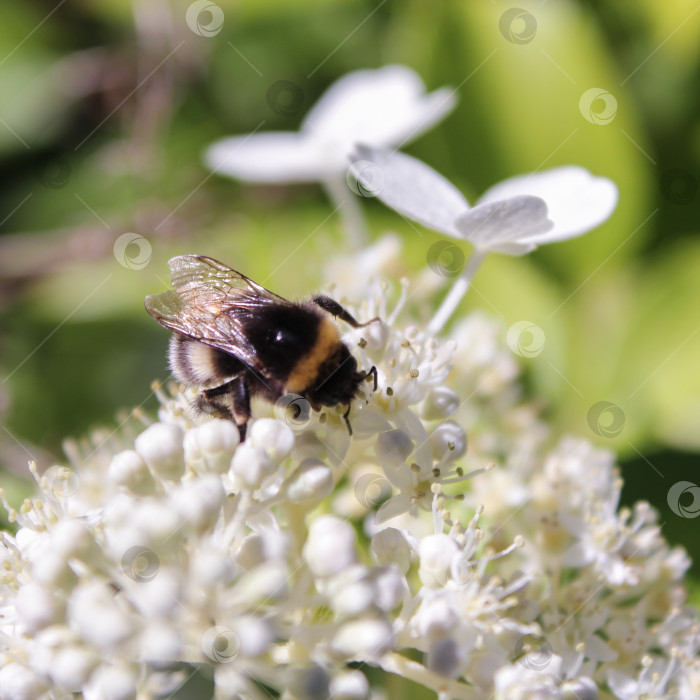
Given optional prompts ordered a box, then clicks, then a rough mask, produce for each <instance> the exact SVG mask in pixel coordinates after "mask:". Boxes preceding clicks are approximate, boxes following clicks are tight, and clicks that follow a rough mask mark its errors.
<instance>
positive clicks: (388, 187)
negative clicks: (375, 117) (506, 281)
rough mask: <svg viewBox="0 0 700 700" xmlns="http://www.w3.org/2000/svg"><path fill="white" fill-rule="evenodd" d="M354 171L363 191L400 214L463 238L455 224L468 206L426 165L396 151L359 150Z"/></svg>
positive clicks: (354, 157) (440, 176)
mask: <svg viewBox="0 0 700 700" xmlns="http://www.w3.org/2000/svg"><path fill="white" fill-rule="evenodd" d="M368 163H371V164H372V167H371V166H369V165H367V164H368ZM351 167H352V171H353V173H354V175H355V177H357V179H358V180H359V182H360V183H361V184H362V185H363V187H365V188H366V189H367V190H368V191H371V192H372V193H373V194H376V196H377V197H378V198H379V199H381V200H382V202H384V203H385V204H386V205H388V206H390V207H391V208H392V209H395V210H396V211H397V212H399V214H402V215H403V216H406V217H408V218H409V219H413V221H417V222H418V223H420V224H423V225H424V226H427V227H428V228H431V229H434V230H435V231H440V232H441V233H445V234H447V235H448V236H452V237H453V238H461V237H462V236H461V234H460V233H459V232H458V231H457V229H456V228H455V226H454V221H455V219H456V218H457V217H458V216H459V215H460V214H464V213H465V212H466V211H467V210H468V209H469V203H468V202H467V200H466V199H465V198H464V196H463V195H462V193H461V192H460V191H459V190H458V189H457V188H456V187H455V186H454V185H452V184H451V183H450V182H448V181H447V180H446V179H445V178H444V177H443V176H442V175H440V174H439V173H437V172H435V170H433V169H432V168H429V167H428V166H427V165H425V163H422V162H421V161H419V160H417V159H416V158H411V156H407V155H405V154H404V153H399V152H397V151H389V150H387V149H383V148H371V147H369V146H358V147H357V148H356V149H355V156H353V165H352V166H351ZM378 173H380V174H381V176H380V177H378V176H377V175H378Z"/></svg>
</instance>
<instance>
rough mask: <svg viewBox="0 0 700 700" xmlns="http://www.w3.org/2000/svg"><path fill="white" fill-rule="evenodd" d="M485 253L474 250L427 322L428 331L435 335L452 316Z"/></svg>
mask: <svg viewBox="0 0 700 700" xmlns="http://www.w3.org/2000/svg"><path fill="white" fill-rule="evenodd" d="M487 255H488V251H487V250H479V249H478V248H476V249H475V250H474V252H473V253H472V256H471V258H469V262H468V263H467V265H466V267H465V268H464V270H463V271H462V274H461V275H460V276H459V277H458V278H457V280H456V281H455V283H454V284H453V285H452V289H450V291H449V293H448V294H447V296H446V297H445V299H444V301H443V302H442V304H440V308H439V309H438V310H437V313H436V314H435V316H433V320H432V321H431V322H430V323H429V324H428V333H431V334H432V335H437V334H438V333H439V332H440V331H441V330H442V329H443V327H444V325H445V324H446V323H447V321H449V319H450V316H452V314H453V313H454V312H455V309H456V308H457V307H458V306H459V302H461V301H462V297H464V295H465V294H466V293H467V290H468V289H469V285H470V284H471V282H472V277H474V275H475V274H476V271H477V270H478V269H479V266H480V265H481V263H482V262H483V260H484V258H485V257H486V256H487Z"/></svg>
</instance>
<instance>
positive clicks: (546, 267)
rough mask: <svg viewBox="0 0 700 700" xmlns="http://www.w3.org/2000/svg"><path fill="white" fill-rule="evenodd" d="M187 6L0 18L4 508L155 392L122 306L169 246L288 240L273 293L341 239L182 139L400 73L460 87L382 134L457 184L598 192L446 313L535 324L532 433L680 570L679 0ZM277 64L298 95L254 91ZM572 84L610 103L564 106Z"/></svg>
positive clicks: (698, 422) (690, 251) (692, 129)
mask: <svg viewBox="0 0 700 700" xmlns="http://www.w3.org/2000/svg"><path fill="white" fill-rule="evenodd" d="M189 7H190V3H188V2H177V1H175V2H166V1H165V0H143V1H139V2H137V1H135V2H133V3H129V2H126V1H125V0H81V1H78V2H65V1H64V2H59V3H44V2H36V1H35V2H29V1H27V2H24V3H11V4H7V5H6V6H5V7H4V8H3V22H2V25H1V26H0V159H2V169H1V170H0V178H2V187H1V188H0V327H1V329H2V331H1V336H0V377H1V378H2V380H1V383H0V411H1V412H2V413H1V416H0V418H1V421H2V425H3V430H1V431H0V464H1V465H2V467H3V469H4V470H5V472H4V473H3V476H2V481H3V483H4V484H5V485H6V487H9V488H10V490H11V492H12V498H13V500H15V501H16V498H17V497H19V494H21V493H23V492H27V486H26V485H25V484H24V481H23V480H24V478H26V474H27V471H26V460H27V459H28V458H30V457H34V458H36V459H37V461H38V462H39V464H40V466H42V467H46V466H49V465H50V464H52V463H53V462H54V461H56V460H59V459H60V454H61V441H62V439H63V438H64V437H65V436H67V435H75V436H79V435H83V434H85V433H86V432H87V431H88V430H89V429H90V428H91V427H94V426H98V425H106V426H113V425H115V416H116V414H117V411H118V410H119V409H120V408H129V409H130V408H132V407H135V406H142V407H143V408H144V409H145V410H151V411H153V410H154V409H155V406H156V402H155V399H154V397H153V395H152V393H151V390H150V383H151V381H152V380H153V379H154V378H156V377H160V378H164V377H165V376H166V367H165V362H164V353H165V348H166V344H167V334H166V333H165V332H164V331H163V330H162V329H161V328H160V327H158V326H157V325H156V324H155V323H153V322H152V321H151V319H150V318H149V317H148V316H147V315H146V313H145V312H144V310H143V297H144V296H145V294H147V293H153V292H158V291H162V290H163V289H165V287H166V280H167V265H166V262H167V260H168V258H170V257H171V256H173V255H177V254H181V253H185V252H197V253H202V254H209V255H213V256H214V257H218V258H220V259H222V260H223V261H225V262H227V263H230V264H232V265H234V266H235V267H236V268H238V269H240V270H243V271H245V272H246V274H249V275H250V276H251V277H253V278H254V279H260V280H265V279H267V278H268V276H269V275H270V274H271V273H272V271H273V270H275V269H276V268H277V267H278V265H279V263H280V261H282V260H285V259H286V258H287V257H288V256H290V257H289V261H288V263H287V264H286V265H285V266H284V267H283V268H282V269H281V270H280V271H279V272H277V273H276V274H275V276H274V282H272V281H269V282H268V285H269V286H271V287H272V288H273V289H275V290H276V291H278V292H279V293H281V294H283V295H285V296H294V295H303V294H307V293H308V292H309V291H310V290H311V289H312V288H313V287H314V285H316V284H318V283H319V282H320V279H321V278H320V274H319V268H320V261H322V260H323V259H324V257H326V256H327V255H328V254H329V253H331V252H332V251H333V250H334V249H335V248H336V247H340V246H341V244H342V240H343V235H342V230H341V229H342V224H341V221H340V220H339V219H338V218H337V217H330V218H329V219H328V220H327V221H326V223H325V224H323V226H322V228H321V233H322V235H316V236H313V237H311V238H310V239H309V241H308V242H306V243H305V244H304V245H303V246H301V248H299V246H300V244H301V243H302V241H304V240H305V239H306V238H307V237H308V236H309V233H310V232H311V231H313V230H314V229H316V228H317V227H318V226H319V224H320V223H321V222H323V221H324V219H326V217H328V214H329V213H330V211H331V207H330V205H329V202H328V200H327V198H326V197H325V194H324V192H323V191H322V189H321V188H320V187H318V186H315V185H303V186H290V187H262V186H249V185H245V184H242V183H238V182H234V181H233V180H228V179H225V178H222V177H219V176H217V175H211V174H210V173H209V172H208V171H207V170H206V169H205V168H204V167H203V165H202V151H203V149H204V148H205V147H206V146H207V145H208V144H209V143H211V142H212V141H214V140H216V139H218V138H221V137H223V136H226V135H229V134H238V133H246V132H249V131H252V130H254V129H256V128H257V127H259V126H260V125H261V123H263V122H264V124H263V126H262V127H261V128H262V129H263V130H267V129H270V130H272V129H275V130H289V129H296V128H297V127H298V126H299V124H300V123H301V120H302V119H303V116H304V113H305V112H306V111H307V110H308V109H309V107H311V106H312V105H313V104H314V102H315V101H316V100H317V98H318V97H319V96H320V95H321V94H322V93H323V91H324V90H325V89H326V88H327V87H328V86H329V85H330V84H331V83H332V82H333V81H334V80H336V79H337V78H339V77H340V76H342V75H343V74H345V73H346V72H348V71H351V70H356V69H359V68H372V67H379V66H382V65H385V64H387V63H404V64H406V65H408V66H411V67H412V68H414V69H415V70H416V71H417V72H418V73H419V74H420V75H421V76H422V78H423V79H424V81H425V82H426V84H427V86H428V88H429V89H431V90H432V89H435V88H437V87H440V86H443V85H451V86H454V87H458V95H459V104H458V106H457V108H456V110H455V111H454V112H453V113H452V114H451V115H450V116H449V117H448V118H447V119H446V121H445V122H444V123H442V124H440V125H439V126H438V127H437V128H435V129H434V130H433V131H431V132H429V133H428V134H426V135H425V136H422V137H421V138H420V139H419V140H418V141H417V142H416V143H415V144H411V145H410V146H409V147H408V148H407V149H406V150H407V151H408V152H410V153H412V154H414V155H416V156H417V157H419V158H421V159H423V160H425V161H426V162H428V163H429V164H430V165H432V166H433V167H435V168H436V169H437V170H438V171H440V172H441V173H443V174H445V175H446V176H447V177H448V178H449V179H451V180H452V181H453V182H455V183H456V184H457V185H458V186H459V187H460V188H461V189H462V190H463V191H464V192H465V193H466V194H467V196H468V197H469V198H470V200H472V201H473V200H474V199H475V198H476V197H477V196H478V195H479V194H480V193H481V192H482V191H483V190H485V189H486V188H487V187H489V186H490V185H492V184H494V183H495V182H497V181H499V180H501V179H503V178H506V177H509V176H512V175H515V174H519V173H523V172H529V171H534V170H538V169H543V168H550V167H554V166H556V165H562V164H567V163H576V164H580V165H583V166H585V167H587V168H588V169H589V170H591V171H592V172H594V173H596V174H600V175H605V176H607V177H610V178H612V179H613V180H614V181H615V182H616V183H617V184H618V186H619V189H620V202H619V206H618V208H617V210H616V212H615V214H614V215H613V217H612V218H611V219H610V220H609V221H608V222H607V223H606V224H605V225H603V226H601V227H600V228H599V229H596V230H595V231H593V232H592V233H590V234H588V235H586V236H584V237H582V238H580V239H576V240H572V241H569V242H565V243H561V244H556V245H551V246H546V247H544V248H542V249H540V250H538V251H536V252H535V253H534V254H532V255H529V256H527V257H525V258H509V257H506V256H496V255H494V256H491V257H490V258H489V259H488V260H487V262H486V263H485V265H484V267H483V269H482V270H480V272H479V274H478V275H477V277H476V280H475V285H474V289H473V290H472V291H471V292H470V294H469V295H468V296H467V299H466V300H465V301H464V302H463V306H462V310H463V311H466V310H467V309H469V308H483V309H485V310H486V311H487V312H489V313H492V314H494V315H496V316H499V317H501V318H502V320H503V324H504V329H505V328H507V327H508V326H510V325H511V324H513V323H515V322H517V321H521V320H528V321H530V322H532V323H535V324H536V325H538V326H539V327H540V328H542V330H543V331H544V333H545V337H546V344H545V347H544V349H543V351H542V352H541V353H540V354H539V355H537V356H536V357H533V358H531V359H523V360H522V361H521V364H522V366H523V368H524V371H525V378H526V382H527V386H528V393H529V395H530V396H533V397H538V398H539V399H541V400H542V402H543V405H544V406H545V411H546V416H547V419H548V420H549V421H550V422H551V423H552V424H553V425H554V427H555V430H556V431H557V432H559V433H564V432H569V433H575V434H580V435H583V436H585V437H586V438H588V439H590V440H592V441H594V442H595V443H596V444H598V445H600V446H602V447H607V448H610V449H614V450H616V451H617V452H618V454H619V456H620V460H621V463H622V467H623V475H624V477H625V488H624V500H625V502H632V501H634V500H637V499H639V498H645V499H648V500H651V501H652V502H653V503H654V505H655V506H656V507H657V508H658V509H659V511H660V513H661V518H660V519H661V521H662V522H663V523H664V531H665V533H666V535H667V537H669V539H671V540H672V541H674V542H680V543H683V544H684V545H685V546H686V547H688V549H689V550H691V552H692V553H693V555H694V557H695V559H696V560H698V561H700V540H698V538H697V537H693V526H694V525H695V530H697V523H698V522H700V521H697V520H693V519H691V518H683V517H680V516H678V515H676V514H675V513H674V512H673V511H672V510H671V509H670V508H669V505H668V503H667V501H666V495H667V492H668V490H669V488H671V486H672V485H673V484H675V483H676V482H678V481H680V480H686V481H689V482H693V483H695V484H698V483H700V461H699V460H698V451H699V450H700V369H699V368H698V364H699V360H700V274H699V272H700V238H699V237H698V227H699V226H700V223H699V222H700V215H699V214H700V197H699V196H698V177H700V167H699V161H700V120H699V116H700V111H699V105H698V102H699V100H700V90H699V89H698V86H699V80H700V6H698V5H697V2H696V1H695V0H692V1H691V0H687V1H686V0H676V1H675V2H669V3H660V2H656V1H652V0H639V1H638V2H636V3H630V2H626V1H623V0H606V1H605V2H603V1H602V0H599V1H593V0H587V1H586V0H577V1H574V0H556V2H554V1H552V0H550V2H543V3H542V2H524V1H523V2H521V1H520V0H518V4H517V6H516V5H513V4H512V3H510V2H505V3H504V2H500V1H495V0H494V1H493V2H485V1H474V2H465V1H464V0H454V1H445V2H431V3H428V2H425V0H400V1H399V0H383V1H381V2H370V1H367V0H313V1H311V0H309V1H304V0H294V1H292V0H255V2H247V3H244V2H225V1H224V0H217V7H219V8H220V9H221V11H222V13H223V18H224V22H223V26H221V27H220V28H217V31H216V32H215V33H213V35H212V36H209V37H207V36H200V35H198V34H196V33H195V32H193V31H192V30H191V29H190V27H189V26H188V24H187V22H186V14H187V10H188V8H189ZM514 7H517V8H519V10H520V11H518V10H515V11H513V8H514ZM205 19H207V18H205ZM280 80H288V81H291V82H292V83H294V84H295V85H296V86H297V87H298V88H300V91H301V94H302V95H303V104H299V105H295V108H294V109H289V110H274V109H273V108H271V106H270V100H269V91H270V88H271V86H272V85H273V84H274V83H276V82H277V81H280ZM593 88H598V89H599V90H600V91H601V92H604V93H606V95H607V96H606V97H605V98H604V99H605V100H607V102H606V103H605V104H603V103H602V102H597V103H596V102H593V103H591V104H589V105H588V106H586V105H584V106H582V105H581V104H580V102H581V98H582V95H584V93H586V92H587V91H589V90H591V89H593ZM611 105H612V108H611V109H612V114H613V117H612V118H611V119H607V120H605V121H606V123H596V121H600V120H597V119H596V114H600V113H601V111H602V110H603V108H605V107H606V106H607V107H610V106H611ZM297 107H298V108H297ZM280 112H286V113H280ZM362 205H363V207H364V209H365V212H366V214H367V216H368V217H369V225H370V229H371V231H372V234H373V236H375V237H376V236H378V235H380V234H381V233H382V232H383V231H385V230H387V229H389V228H391V229H394V230H397V231H398V232H399V233H400V235H401V237H402V239H403V241H404V246H405V248H404V253H403V256H404V257H403V263H404V264H405V266H406V267H407V268H408V269H413V270H414V271H418V270H419V269H421V268H423V267H424V266H425V260H426V254H427V250H428V248H429V247H430V246H431V245H432V244H433V243H434V242H435V241H436V240H438V236H437V235H435V234H433V233H431V232H427V231H426V232H424V235H423V236H422V237H421V236H418V235H416V233H415V231H414V230H413V229H412V228H411V227H410V226H408V225H407V224H406V223H405V222H404V221H403V220H402V219H401V218H399V217H397V216H395V215H393V214H392V213H391V212H390V211H388V210H386V209H385V208H384V207H382V206H381V205H379V204H378V203H377V202H374V201H370V202H362ZM125 232H135V233H137V234H139V235H140V236H143V238H144V239H145V241H146V244H140V243H138V241H141V240H143V239H138V241H137V243H134V244H132V246H136V247H135V248H134V249H133V250H131V251H130V252H129V256H130V257H131V258H132V259H134V257H135V256H136V257H138V254H140V253H143V254H144V256H145V259H146V263H145V264H143V265H136V266H135V268H136V269H129V267H128V266H125V265H122V264H120V263H119V261H118V260H117V259H116V258H115V254H114V251H113V246H114V244H115V241H116V240H117V239H118V238H119V237H120V236H121V235H122V234H124V233H125ZM138 245H147V249H144V250H141V249H139V248H138ZM467 247H468V246H465V250H466V249H467ZM298 248H299V249H298ZM297 249H298V250H297ZM295 251H296V252H295ZM149 255H150V258H149V257H148V256H149ZM438 300H439V296H437V297H436V303H437V301H438ZM601 401H607V402H611V403H612V404H615V406H617V407H619V411H618V413H617V414H616V415H617V416H618V422H617V423H615V424H614V425H612V427H610V426H608V428H607V429H606V426H605V420H614V419H615V415H613V414H612V413H609V412H608V414H606V415H603V416H602V417H601V419H600V420H601V421H603V423H600V424H598V423H596V420H594V419H592V418H591V415H592V413H591V411H593V413H595V407H596V405H598V404H599V402H601ZM619 416H622V417H623V421H622V423H620V420H619ZM596 425H599V427H597V428H596ZM600 426H602V427H600ZM606 432H607V433H614V434H611V435H609V436H606V435H605V433H606ZM686 496H687V497H688V500H687V501H684V503H683V505H684V506H686V507H692V497H690V496H689V495H688V494H686ZM686 496H684V498H686ZM695 509H696V511H697V504H695ZM694 570H695V572H698V571H699V570H700V568H699V567H698V565H697V564H696V565H695V569H694Z"/></svg>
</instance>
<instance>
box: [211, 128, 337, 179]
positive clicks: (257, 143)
mask: <svg viewBox="0 0 700 700" xmlns="http://www.w3.org/2000/svg"><path fill="white" fill-rule="evenodd" d="M204 162H205V164H206V166H207V167H208V168H209V169H210V170H213V171H214V172H215V173H219V174H220V175H230V176H231V177H236V178H239V179H241V180H249V181H251V182H276V183H281V182H313V181H315V180H319V179H323V178H324V177H326V176H327V175H328V174H329V173H332V172H335V170H336V169H337V168H335V169H334V168H332V167H331V168H329V163H328V159H327V158H324V157H323V154H322V152H321V151H320V149H319V148H318V147H317V145H316V144H314V143H312V142H311V141H310V139H308V138H307V137H306V136H305V135H303V134H298V133H295V132H292V131H270V132H267V133H262V134H248V135H247V136H234V137H231V138H227V139H222V140H221V141H217V142H216V143H214V144H212V145H211V146H210V147H209V148H208V149H207V150H206V151H205V154H204Z"/></svg>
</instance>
